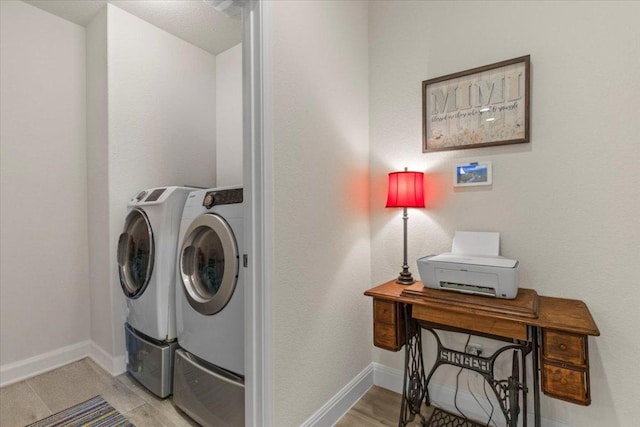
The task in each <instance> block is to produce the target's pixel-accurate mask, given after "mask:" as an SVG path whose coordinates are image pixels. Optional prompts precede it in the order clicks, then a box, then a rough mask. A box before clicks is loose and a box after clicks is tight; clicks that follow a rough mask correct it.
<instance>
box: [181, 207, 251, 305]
mask: <svg viewBox="0 0 640 427" xmlns="http://www.w3.org/2000/svg"><path fill="white" fill-rule="evenodd" d="M180 253H181V256H180V275H181V276H182V284H183V288H184V291H185V295H186V297H187V300H188V301H189V304H190V305H191V307H193V308H194V309H195V310H197V311H198V312H199V313H201V314H204V315H212V314H215V313H217V312H219V311H220V310H222V309H223V308H224V307H225V306H226V305H227V303H228V302H229V300H230V299H231V297H232V296H233V291H234V290H235V288H236V283H237V281H238V268H239V259H238V246H237V244H236V239H235V237H234V235H233V231H232V230H231V227H230V226H229V224H228V223H227V221H225V220H224V218H222V217H220V216H218V215H216V214H212V213H207V214H203V215H200V216H199V217H197V218H196V219H195V220H194V221H193V222H192V223H191V225H190V226H189V228H188V229H187V232H186V233H185V237H184V240H183V242H182V250H181V252H180Z"/></svg>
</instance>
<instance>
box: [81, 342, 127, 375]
mask: <svg viewBox="0 0 640 427" xmlns="http://www.w3.org/2000/svg"><path fill="white" fill-rule="evenodd" d="M87 356H89V357H90V358H91V360H93V361H94V362H96V364H97V365H98V366H100V367H101V368H102V369H104V370H105V371H107V372H108V373H110V374H111V375H112V376H114V377H115V376H118V375H120V374H124V373H125V372H126V371H127V356H126V355H124V356H116V357H113V356H111V355H110V354H109V353H107V352H106V351H104V349H103V348H102V347H100V346H99V345H98V344H96V343H95V342H91V347H90V349H89V352H88V354H87Z"/></svg>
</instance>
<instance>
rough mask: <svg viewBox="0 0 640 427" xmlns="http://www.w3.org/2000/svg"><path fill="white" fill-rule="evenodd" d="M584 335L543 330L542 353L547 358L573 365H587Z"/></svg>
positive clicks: (585, 338)
mask: <svg viewBox="0 0 640 427" xmlns="http://www.w3.org/2000/svg"><path fill="white" fill-rule="evenodd" d="M586 340H587V337H586V336H584V335H573V334H568V333H564V332H556V331H551V330H544V331H542V354H543V355H544V357H546V358H547V359H552V360H556V361H558V362H561V363H571V364H573V365H580V366H584V365H586V358H587V354H586V342H585V341H586Z"/></svg>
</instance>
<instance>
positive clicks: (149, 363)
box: [124, 323, 178, 399]
mask: <svg viewBox="0 0 640 427" xmlns="http://www.w3.org/2000/svg"><path fill="white" fill-rule="evenodd" d="M124 330H125V336H126V342H127V355H128V356H127V372H128V373H129V374H130V375H131V376H132V377H133V378H135V379H136V380H137V381H138V382H140V383H141V384H142V385H143V386H145V387H146V388H147V389H148V390H149V391H151V392H152V393H153V394H155V395H156V396H158V397H160V398H163V399H164V398H165V397H168V396H169V395H171V392H172V390H171V389H172V382H173V360H174V354H175V352H176V349H177V348H178V342H177V341H173V342H159V341H156V340H153V339H152V338H150V337H147V336H145V335H143V334H141V333H139V332H138V331H136V330H135V329H133V327H131V325H129V324H128V323H125V325H124Z"/></svg>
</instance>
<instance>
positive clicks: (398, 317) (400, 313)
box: [373, 299, 404, 351]
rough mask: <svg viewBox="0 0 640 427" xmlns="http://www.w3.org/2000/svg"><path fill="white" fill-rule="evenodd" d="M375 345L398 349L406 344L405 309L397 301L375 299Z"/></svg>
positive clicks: (387, 348)
mask: <svg viewBox="0 0 640 427" xmlns="http://www.w3.org/2000/svg"><path fill="white" fill-rule="evenodd" d="M373 345H375V346H376V347H380V348H384V349H385V350H391V351H398V350H400V349H401V348H402V346H403V345H404V310H403V307H402V304H400V303H397V302H390V301H384V300H379V299H374V300H373Z"/></svg>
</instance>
